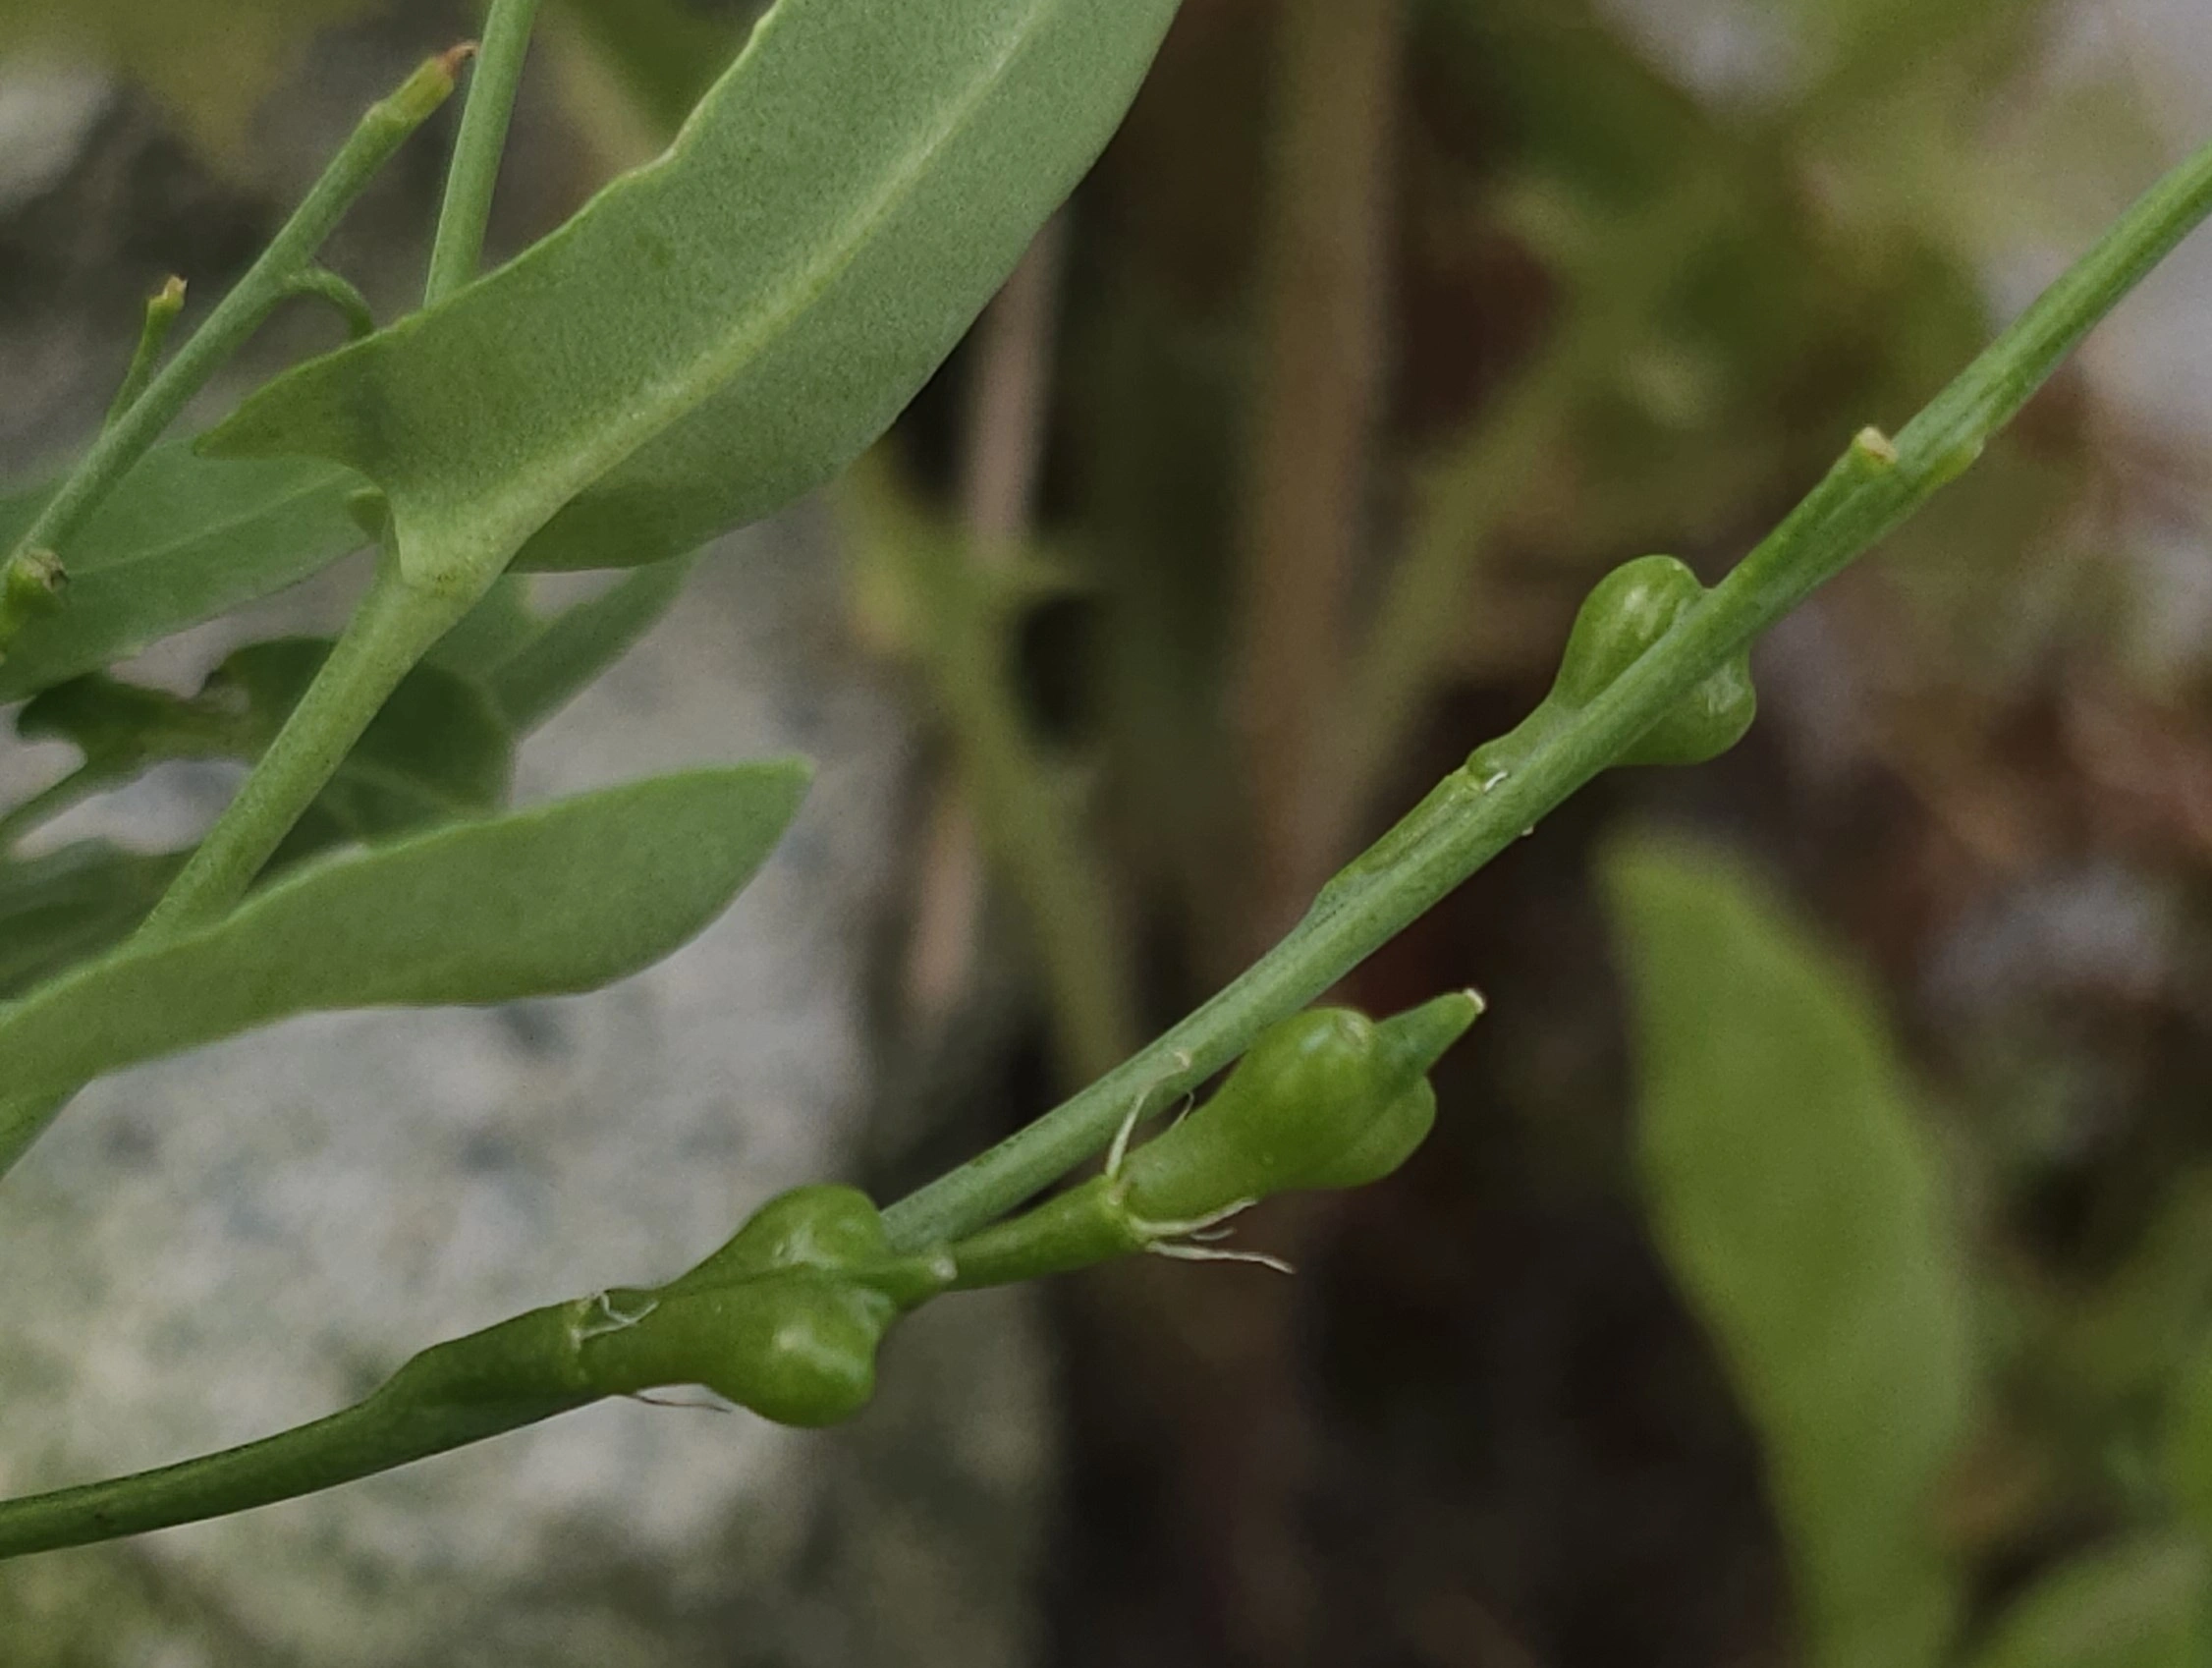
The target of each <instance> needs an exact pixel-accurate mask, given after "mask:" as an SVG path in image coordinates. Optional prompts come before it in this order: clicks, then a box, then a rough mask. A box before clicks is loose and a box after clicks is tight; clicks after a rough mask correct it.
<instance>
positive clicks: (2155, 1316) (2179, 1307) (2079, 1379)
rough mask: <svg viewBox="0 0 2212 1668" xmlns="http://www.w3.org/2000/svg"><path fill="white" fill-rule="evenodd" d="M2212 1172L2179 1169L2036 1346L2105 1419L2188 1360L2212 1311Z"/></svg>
mask: <svg viewBox="0 0 2212 1668" xmlns="http://www.w3.org/2000/svg"><path fill="white" fill-rule="evenodd" d="M2208 1246H2212V1173H2207V1172H2204V1171H2201V1170H2199V1171H2193V1172H2189V1173H2186V1174H2184V1175H2182V1176H2179V1177H2176V1178H2175V1179H2174V1180H2173V1181H2172V1182H2171V1183H2170V1184H2169V1185H2168V1187H2167V1189H2166V1193H2165V1196H2164V1198H2163V1199H2162V1200H2161V1202H2160V1204H2159V1206H2158V1212H2157V1214H2156V1215H2155V1216H2154V1217H2152V1218H2151V1221H2150V1224H2149V1226H2148V1227H2146V1228H2145V1229H2144V1230H2143V1232H2142V1234H2141V1236H2140V1237H2139V1238H2138V1239H2137V1241H2136V1242H2135V1245H2134V1247H2133V1248H2132V1249H2131V1250H2130V1251H2129V1255H2128V1258H2127V1260H2126V1261H2124V1262H2123V1263H2121V1265H2120V1266H2119V1267H2118V1268H2117V1269H2115V1270H2114V1271H2113V1272H2112V1273H2111V1274H2110V1275H2109V1276H2108V1277H2106V1278H2105V1279H2104V1280H2103V1281H2101V1282H2100V1283H2099V1285H2098V1286H2097V1288H2096V1290H2095V1291H2094V1293H2093V1295H2092V1296H2090V1297H2089V1298H2088V1299H2087V1300H2086V1301H2084V1302H2082V1303H2081V1304H2080V1305H2079V1306H2078V1307H2074V1308H2072V1309H2070V1310H2065V1311H2062V1313H2061V1314H2060V1316H2059V1323H2058V1325H2057V1326H2056V1327H2055V1328H2054V1330H2053V1331H2052V1333H2051V1335H2050V1336H2049V1338H2048V1340H2047V1341H2046V1342H2045V1344H2044V1347H2043V1350H2042V1354H2043V1356H2044V1357H2045V1358H2046V1359H2047V1360H2048V1362H2049V1363H2050V1364H2049V1370H2050V1371H2051V1372H2052V1373H2053V1374H2054V1375H2055V1376H2056V1378H2057V1380H2058V1381H2059V1383H2061V1384H2062V1385H2063V1386H2064V1387H2065V1388H2066V1390H2067V1391H2068V1392H2069V1394H2070V1395H2071V1396H2073V1397H2075V1398H2078V1400H2079V1402H2080V1404H2081V1407H2082V1411H2083V1412H2084V1413H2085V1414H2086V1415H2088V1416H2089V1417H2090V1418H2092V1419H2096V1420H2100V1421H2101V1420H2104V1419H2109V1418H2113V1417H2115V1415H2117V1414H2119V1413H2120V1412H2121V1410H2122V1409H2123V1408H2124V1407H2125V1406H2126V1405H2127V1404H2128V1403H2129V1402H2133V1401H2137V1400H2138V1399H2139V1398H2141V1397H2143V1396H2145V1395H2147V1394H2155V1393H2156V1392H2157V1391H2158V1390H2159V1389H2160V1388H2161V1387H2163V1386H2164V1385H2166V1384H2168V1383H2170V1382H2172V1381H2173V1380H2174V1377H2175V1375H2176V1374H2177V1373H2184V1372H2185V1371H2186V1370H2187V1366H2186V1362H2187V1359H2188V1356H2189V1354H2190V1350H2191V1347H2192V1345H2193V1344H2194V1343H2195V1341H2196V1340H2197V1339H2198V1338H2199V1337H2201V1336H2202V1335H2203V1332H2204V1328H2205V1326H2206V1324H2207V1322H2208V1321H2212V1256H2208V1255H2207V1253H2206V1248H2207V1247H2208Z"/></svg>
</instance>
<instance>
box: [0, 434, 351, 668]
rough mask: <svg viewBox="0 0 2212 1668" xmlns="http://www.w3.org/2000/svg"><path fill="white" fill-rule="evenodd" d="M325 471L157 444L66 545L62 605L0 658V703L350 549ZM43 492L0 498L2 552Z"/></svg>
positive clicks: (340, 477)
mask: <svg viewBox="0 0 2212 1668" xmlns="http://www.w3.org/2000/svg"><path fill="white" fill-rule="evenodd" d="M349 481H350V477H348V476H347V475H346V474H345V473H343V472H341V471H338V470H334V469H332V468H330V467H329V466H328V465H326V464H309V463H299V462H287V463H247V464H237V463H216V462H211V461H209V460H207V459H204V458H198V457H195V456H194V454H193V450H192V448H191V446H190V445H189V444H186V443H183V442H178V443H174V444H170V445H166V446H157V447H155V448H154V449H153V450H152V451H151V452H149V453H148V454H147V455H146V457H145V459H144V461H143V462H141V463H140V464H139V465H138V468H137V469H135V470H133V471H132V472H131V473H129V474H128V475H126V476H125V477H124V479H123V482H122V484H121V485H120V486H119V487H117V489H116V491H115V494H114V496H113V497H111V498H110V499H108V501H107V502H106V503H105V504H103V505H102V506H101V507H100V509H99V511H98V512H97V513H96V514H95V515H94V516H93V517H92V519H91V521H90V522H89V523H88V524H87V525H86V527H85V528H84V530H83V533H82V534H81V535H80V536H79V537H77V538H76V539H73V540H72V541H71V544H70V552H69V582H70V583H69V588H68V589H67V591H66V592H64V595H63V601H62V605H61V606H60V607H59V608H56V609H55V610H54V611H53V612H52V613H51V614H48V615H45V616H43V617H41V618H39V619H36V620H33V621H31V622H30V624H28V626H26V627H25V628H24V630H23V633H22V635H21V636H20V637H18V638H17V639H15V641H14V642H13V643H11V644H10V645H9V648H8V656H7V659H6V660H4V661H0V701H11V700H21V699H22V698H23V697H24V696H26V695H32V694H35V693H36V692H37V691H39V690H42V689H46V688H48V687H50V686H51V685H54V684H58V683H60V682H62V681H63V680H64V679H67V678H74V677H77V676H79V675H80V674H82V673H85V672H92V671H96V670H98V669H99V668H100V667H103V666H106V665H108V664H110V663H111V662H113V661H116V660H120V659H122V658H124V657H125V656H127V655H131V654H135V653H137V652H138V650H139V649H141V648H143V647H145V645H146V644H147V643H150V642H152V641H154V640H155V639H159V638H164V637H167V636H168V635H169V634H170V633H172V632H179V631H183V630H184V629H185V628H186V627H187V626H195V625H197V624H199V623H200V622H201V621H202V620H211V619H214V618H215V617H216V616H217V615H220V614H227V613H229V612H230V611H231V610H232V609H234V608H238V607H242V606H243V605H245V604H246V603H249V602H251V601H253V600H254V599H255V598H257V597H262V596H266V595H268V594H269V593H270V592H272V591H276V590H281V589H283V588H284V587H285V586H286V585H289V584H297V583H298V582H299V581H301V580H304V579H305V578H306V577H307V576H308V575H310V574H313V573H315V572H317V571H319V570H320V569H322V568H324V567H327V566H328V565H329V564H330V563H331V562H334V561H336V560H337V559H338V558H339V557H340V556H343V555H345V554H346V553H347V552H348V551H350V550H355V549H359V546H360V544H361V542H362V539H361V533H360V529H359V528H358V527H357V526H355V524H354V521H353V518H352V517H351V516H350V515H348V514H347V512H346V498H347V495H348V493H349V492H350V491H351V490H353V488H354V487H356V486H358V485H359V482H351V484H349ZM49 492H50V489H46V488H41V489H39V490H37V491H34V492H29V493H22V494H18V495H16V496H13V497H9V498H4V499H0V549H5V548H7V547H9V546H11V545H13V544H14V542H15V540H16V538H17V536H18V535H19V534H21V533H22V532H23V531H24V529H25V528H28V527H29V526H30V523H31V519H32V518H33V517H34V516H35V515H36V514H37V512H38V508H39V506H40V505H42V504H43V503H44V502H45V501H46V498H47V497H48V495H49Z"/></svg>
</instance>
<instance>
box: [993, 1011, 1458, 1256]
mask: <svg viewBox="0 0 2212 1668" xmlns="http://www.w3.org/2000/svg"><path fill="white" fill-rule="evenodd" d="M1481 1012H1482V1003H1481V1001H1480V999H1479V998H1477V997H1476V996H1474V995H1473V994H1472V993H1471V992H1465V991H1462V992H1459V993H1456V994H1454V995H1450V996H1439V997H1438V998H1437V999H1436V1000H1435V1001H1433V1002H1427V1003H1424V1004H1422V1005H1421V1006H1420V1007H1418V1008H1415V1009H1412V1010H1411V1011H1410V1012H1408V1013H1404V1014H1400V1015H1399V1016H1397V1018H1395V1019H1390V1020H1385V1021H1384V1022H1383V1023H1382V1024H1380V1025H1376V1024H1374V1023H1373V1022H1371V1021H1370V1020H1368V1019H1367V1018H1366V1017H1365V1016H1363V1015H1360V1014H1355V1013H1354V1012H1353V1011H1352V1010H1351V1009H1349V1008H1315V1009H1309V1010H1307V1011H1306V1012H1305V1013H1302V1014H1299V1015H1296V1016H1294V1017H1293V1018H1291V1019H1288V1020H1285V1021H1283V1022H1282V1023H1281V1024H1280V1025H1277V1026H1275V1027H1273V1028H1272V1029H1269V1030H1267V1031H1266V1032H1264V1033H1263V1034H1262V1035H1261V1036H1260V1038H1259V1040H1258V1041H1256V1042H1254V1043H1253V1044H1252V1046H1251V1047H1250V1048H1249V1049H1247V1050H1246V1051H1245V1054H1244V1058H1243V1059H1242V1060H1240V1061H1239V1062H1238V1063H1237V1067H1236V1069H1235V1070H1234V1071H1232V1072H1231V1073H1230V1074H1229V1081H1228V1082H1227V1083H1225V1084H1222V1086H1221V1088H1220V1091H1219V1092H1218V1093H1216V1094H1215V1095H1214V1097H1213V1098H1212V1099H1211V1100H1209V1101H1207V1102H1206V1103H1205V1104H1204V1105H1203V1106H1201V1107H1199V1108H1198V1109H1197V1110H1196V1111H1195V1112H1192V1113H1191V1114H1190V1115H1189V1117H1187V1118H1185V1119H1184V1120H1183V1121H1182V1122H1180V1123H1178V1124H1177V1125H1176V1126H1175V1127H1174V1128H1172V1129H1170V1130H1169V1131H1168V1132H1167V1133H1166V1134H1165V1135H1162V1136H1160V1137H1158V1138H1157V1139H1156V1140H1150V1141H1147V1142H1145V1144H1144V1145H1142V1146H1140V1147H1138V1148H1137V1149H1136V1150H1135V1151H1134V1152H1132V1153H1130V1154H1129V1155H1128V1157H1127V1158H1126V1159H1122V1160H1120V1161H1119V1162H1117V1163H1109V1165H1108V1167H1107V1172H1106V1174H1105V1175H1103V1176H1098V1177H1095V1178H1093V1179H1092V1180H1090V1181H1088V1182H1085V1183H1084V1184H1082V1186H1080V1187H1078V1188H1074V1189H1071V1190H1070V1191H1069V1192H1067V1193H1065V1194H1062V1195H1060V1196H1059V1197H1058V1198H1054V1199H1049V1200H1047V1201H1046V1202H1045V1203H1043V1204H1041V1205H1039V1206H1037V1207H1036V1208H1035V1209H1034V1210H1030V1211H1025V1212H1024V1213H1023V1214H1022V1215H1020V1216H1017V1217H1014V1218H1012V1219H1010V1220H1008V1221H1005V1222H1001V1223H999V1224H998V1225H997V1226H996V1227H992V1228H986V1229H984V1230H983V1231H982V1232H981V1233H979V1234H976V1235H973V1236H972V1237H970V1238H968V1239H966V1240H963V1241H962V1242H961V1243H960V1244H958V1245H956V1246H954V1247H953V1248H952V1252H951V1254H952V1259H953V1261H954V1263H955V1264H957V1266H958V1268H959V1275H958V1277H957V1280H956V1284H958V1285H960V1286H964V1287H975V1286H997V1285H1004V1284H1006V1283H1008V1282H1010V1281H1015V1280H1033V1279H1036V1278H1038V1277H1039V1276H1041V1275H1046V1274H1060V1273H1066V1272H1068V1271H1069V1270H1072V1269H1077V1268H1087V1267H1089V1266H1090V1265H1091V1264H1093V1263H1098V1262H1105V1261H1108V1260H1109V1259H1111V1258H1113V1257H1117V1256H1125V1255H1127V1254H1129V1253H1130V1252H1132V1251H1161V1252H1164V1253H1166V1254H1169V1255H1182V1256H1193V1257H1202V1256H1224V1255H1243V1254H1244V1253H1236V1252H1222V1251H1209V1250H1207V1249H1205V1248H1204V1247H1203V1246H1191V1245H1187V1244H1175V1243H1172V1242H1175V1241H1177V1240H1179V1239H1180V1238H1181V1237H1182V1236H1184V1235H1186V1234H1189V1233H1191V1232H1194V1231H1196V1230H1198V1229H1201V1228H1204V1227H1207V1226H1209V1225H1211V1224H1213V1223H1215V1222H1218V1221H1220V1220H1222V1219H1224V1218H1225V1217H1228V1216H1230V1215H1234V1214H1235V1213H1236V1212H1237V1211H1239V1210H1242V1209H1243V1208H1244V1206H1245V1205H1248V1204H1251V1203H1254V1202H1256V1201H1257V1200H1259V1199H1262V1198H1265V1197H1267V1196H1268V1195H1271V1194H1279V1193H1290V1192H1293V1191H1297V1190H1303V1189H1316V1188H1332V1189H1333V1188H1356V1187H1362V1186H1364V1185H1365V1184H1367V1183H1369V1182H1373V1181H1379V1180H1380V1179H1381V1178H1382V1177H1384V1176H1387V1175H1389V1174H1390V1173H1391V1172H1392V1171H1393V1170H1395V1169H1397V1168H1398V1167H1399V1165H1401V1164H1403V1163H1404V1162H1405V1161H1406V1160H1407V1159H1408V1158H1410V1156H1411V1155H1412V1153H1413V1149H1414V1148H1416V1147H1417V1146H1419V1145H1420V1143H1421V1141H1422V1140H1423V1139H1425V1138H1426V1136H1427V1135H1428V1132H1429V1129H1430V1127H1431V1126H1432V1125H1434V1123H1435V1122H1436V1095H1435V1092H1434V1091H1433V1090H1432V1089H1430V1087H1429V1086H1428V1083H1427V1072H1428V1069H1429V1067H1431V1066H1432V1065H1434V1064H1435V1063H1436V1061H1437V1058H1438V1057H1439V1056H1440V1055H1442V1054H1443V1052H1444V1051H1445V1049H1447V1048H1449V1047H1450V1046H1451V1045H1452V1044H1453V1043H1454V1042H1455V1041H1457V1040H1458V1038H1459V1036H1460V1035H1461V1033H1462V1032H1464V1031H1465V1029H1467V1027H1468V1026H1470V1025H1472V1024H1473V1023H1474V1020H1475V1016H1476V1015H1478V1014H1480V1013H1481ZM1256 1260H1260V1261H1267V1260H1270V1259H1267V1258H1264V1257H1262V1258H1258V1259H1256Z"/></svg>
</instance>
